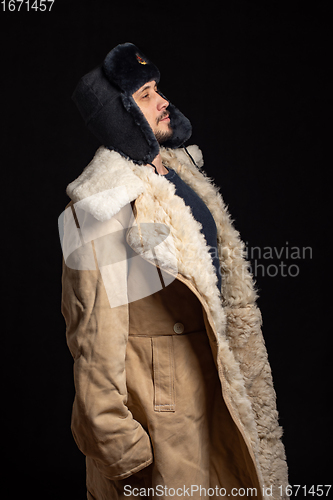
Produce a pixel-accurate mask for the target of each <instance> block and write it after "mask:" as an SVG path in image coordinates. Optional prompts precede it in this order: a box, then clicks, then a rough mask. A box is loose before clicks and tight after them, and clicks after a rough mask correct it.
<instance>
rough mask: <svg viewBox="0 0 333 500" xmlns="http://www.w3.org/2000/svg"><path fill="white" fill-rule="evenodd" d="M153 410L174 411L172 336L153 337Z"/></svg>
mask: <svg viewBox="0 0 333 500" xmlns="http://www.w3.org/2000/svg"><path fill="white" fill-rule="evenodd" d="M151 340H152V348H153V374H154V410H155V411H175V409H176V408H175V371H174V351H173V336H161V337H153V338H152V339H151Z"/></svg>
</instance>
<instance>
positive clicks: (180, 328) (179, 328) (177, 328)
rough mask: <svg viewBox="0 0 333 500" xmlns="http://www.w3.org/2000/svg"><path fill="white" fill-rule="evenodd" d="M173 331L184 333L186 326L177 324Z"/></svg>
mask: <svg viewBox="0 0 333 500" xmlns="http://www.w3.org/2000/svg"><path fill="white" fill-rule="evenodd" d="M173 331H174V332H175V333H183V331H184V325H183V323H175V324H174V325H173Z"/></svg>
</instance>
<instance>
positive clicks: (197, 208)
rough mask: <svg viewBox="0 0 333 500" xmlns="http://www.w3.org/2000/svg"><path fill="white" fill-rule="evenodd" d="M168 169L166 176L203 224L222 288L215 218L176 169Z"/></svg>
mask: <svg viewBox="0 0 333 500" xmlns="http://www.w3.org/2000/svg"><path fill="white" fill-rule="evenodd" d="M168 170H169V172H168V173H167V174H166V175H165V176H164V177H165V178H166V179H168V181H170V182H172V183H173V184H174V185H175V187H176V195H177V196H180V197H181V198H183V200H184V202H185V205H187V206H189V207H190V208H191V211H192V215H193V217H194V218H195V219H196V220H197V221H198V222H200V223H201V225H202V229H201V232H202V233H203V235H204V237H205V238H206V242H207V244H208V245H209V246H210V247H212V248H211V249H210V250H209V251H210V253H211V256H212V260H213V264H214V266H215V270H216V275H217V278H218V288H219V290H221V273H220V263H219V259H218V256H217V231H216V224H215V221H214V218H213V216H212V214H211V213H210V211H209V209H208V208H207V206H206V204H205V203H204V202H203V201H202V199H201V198H200V196H198V195H197V193H196V192H195V191H193V189H192V188H190V186H188V185H187V184H186V183H185V182H184V181H183V180H182V179H181V178H180V177H179V175H178V174H177V173H176V172H175V170H172V169H168Z"/></svg>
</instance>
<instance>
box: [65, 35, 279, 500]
mask: <svg viewBox="0 0 333 500" xmlns="http://www.w3.org/2000/svg"><path fill="white" fill-rule="evenodd" d="M159 78H160V75H159V72H158V69H157V68H156V67H155V66H154V65H153V64H152V63H151V62H150V61H149V60H148V59H147V58H146V57H145V56H144V55H143V54H142V53H141V51H140V50H139V49H138V48H137V47H135V46H134V45H132V44H123V45H118V46H117V47H115V48H114V49H113V50H111V52H109V54H108V55H107V57H106V58H105V60H104V62H103V64H102V65H101V66H99V67H97V68H95V69H94V70H93V71H91V72H90V73H88V74H87V75H85V76H84V77H83V78H82V79H81V81H80V82H79V84H78V86H77V88H76V90H75V93H74V96H73V97H74V100H75V102H76V104H77V105H78V107H79V110H80V112H81V114H82V116H83V118H84V119H85V121H86V124H87V126H88V127H89V128H90V130H91V131H92V132H93V133H94V134H95V135H96V136H97V137H98V138H99V140H100V141H101V143H102V144H103V146H101V147H100V148H99V149H98V151H97V152H96V155H95V157H94V158H93V160H92V161H91V163H90V164H89V165H88V167H86V169H85V170H84V171H83V173H82V174H81V175H80V176H79V177H78V179H76V180H75V181H73V182H72V183H71V184H70V185H69V186H68V187H67V193H68V195H69V196H70V198H71V200H72V201H71V203H70V204H69V206H68V207H67V208H66V210H65V213H64V217H63V220H62V224H63V225H64V234H63V239H62V243H63V253H64V266H63V300H62V312H63V314H64V317H65V320H66V324H67V329H66V335H67V342H68V346H69V348H70V350H71V353H72V355H73V358H74V380H75V389H76V395H75V401H74V405H73V413H72V431H73V435H74V438H75V440H76V442H77V445H78V447H79V448H80V450H81V451H82V452H83V453H84V454H85V455H86V466H87V491H88V492H87V495H88V498H89V499H96V500H102V499H103V500H105V499H120V498H125V497H126V498H127V497H137V496H145V497H153V496H155V495H156V496H159V497H161V498H166V497H168V496H191V497H193V498H202V497H213V498H218V497H221V496H232V497H236V498H240V497H244V496H245V497H252V498H258V499H264V498H273V499H277V498H281V496H282V497H284V492H285V486H286V485H287V484H288V479H287V466H286V461H285V453H284V447H283V444H282V442H281V440H280V438H281V434H282V431H281V428H280V427H279V425H278V415H277V411H276V406H275V392H274V389H273V384H272V378H271V371H270V367H269V363H268V360H267V353H266V349H265V344H264V341H263V338H262V334H261V330H260V326H261V316H260V311H259V310H258V308H257V306H256V303H255V301H256V297H257V296H256V292H255V290H254V287H253V281H252V277H251V275H250V273H249V271H248V264H247V262H246V261H245V260H244V259H243V244H242V242H241V240H240V239H239V235H238V232H237V231H236V230H235V229H234V227H233V226H232V224H231V221H230V217H229V214H228V212H227V210H226V207H225V205H224V203H223V200H222V198H221V196H220V194H219V192H218V190H217V188H216V187H215V185H214V184H213V182H212V181H211V180H210V179H209V178H208V177H207V176H206V174H205V173H204V171H203V170H202V164H203V160H202V154H201V152H200V150H199V149H198V147H197V146H190V147H189V148H188V150H187V149H186V148H184V147H183V144H184V142H185V141H187V140H188V139H189V137H190V135H191V125H190V122H189V121H188V119H187V118H185V116H184V115H182V113H181V112H180V111H179V110H178V109H177V108H176V107H175V106H173V105H172V104H171V103H170V102H169V101H168V100H167V99H166V98H165V97H164V96H163V95H162V94H161V93H160V91H159V90H158V88H157V85H158V83H159ZM162 143H163V146H161V144H162Z"/></svg>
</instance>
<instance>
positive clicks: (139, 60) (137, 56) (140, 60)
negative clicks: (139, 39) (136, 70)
mask: <svg viewBox="0 0 333 500" xmlns="http://www.w3.org/2000/svg"><path fill="white" fill-rule="evenodd" d="M135 56H136V59H137V61H138V62H139V63H140V64H147V61H145V60H144V59H143V58H142V57H141V56H140V55H139V54H138V53H136V54H135Z"/></svg>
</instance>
